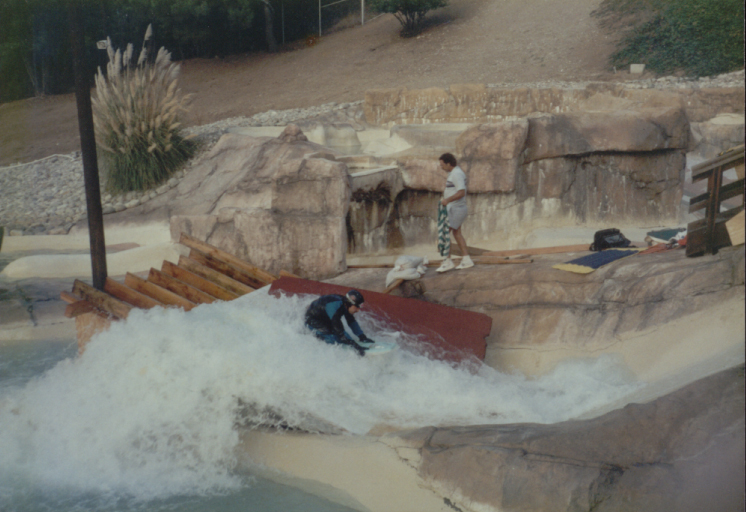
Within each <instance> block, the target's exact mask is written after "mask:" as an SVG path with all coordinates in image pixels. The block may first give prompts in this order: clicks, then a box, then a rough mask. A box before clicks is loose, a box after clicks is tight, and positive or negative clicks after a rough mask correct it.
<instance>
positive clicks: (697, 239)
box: [686, 218, 731, 257]
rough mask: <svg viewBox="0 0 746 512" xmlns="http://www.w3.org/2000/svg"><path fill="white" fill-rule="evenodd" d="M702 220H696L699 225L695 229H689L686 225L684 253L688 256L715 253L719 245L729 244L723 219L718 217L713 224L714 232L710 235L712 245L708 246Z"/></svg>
mask: <svg viewBox="0 0 746 512" xmlns="http://www.w3.org/2000/svg"><path fill="white" fill-rule="evenodd" d="M703 221H704V219H702V220H700V221H697V223H698V224H699V225H700V227H699V228H697V229H690V228H689V227H687V233H686V255H687V256H688V257H692V256H701V255H703V254H706V253H711V254H715V253H717V250H718V249H719V248H720V247H726V246H728V245H731V243H730V237H729V236H728V229H727V228H726V224H725V221H724V220H723V219H722V218H720V219H718V222H717V223H716V224H715V229H714V233H713V235H712V242H711V243H712V245H711V246H709V247H708V245H707V235H708V233H707V230H706V229H705V228H704V225H703ZM692 224H693V223H692ZM690 226H691V224H690Z"/></svg>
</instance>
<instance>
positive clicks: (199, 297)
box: [148, 268, 215, 304]
mask: <svg viewBox="0 0 746 512" xmlns="http://www.w3.org/2000/svg"><path fill="white" fill-rule="evenodd" d="M148 281H150V282H151V283H155V284H157V285H158V286H160V287H161V288H165V289H166V290H169V291H172V292H174V293H175V294H176V295H179V296H181V297H184V298H185V299H186V300H188V301H190V302H194V303H195V304H211V303H213V302H215V298H214V297H213V296H211V295H208V294H207V293H205V292H203V291H202V290H198V289H197V288H194V287H192V286H189V285H188V284H187V283H185V282H184V281H179V280H178V279H176V278H175V277H171V276H169V275H168V274H164V273H163V272H161V271H160V270H156V269H154V268H151V269H150V274H148Z"/></svg>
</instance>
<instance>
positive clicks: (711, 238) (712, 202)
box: [705, 168, 723, 254]
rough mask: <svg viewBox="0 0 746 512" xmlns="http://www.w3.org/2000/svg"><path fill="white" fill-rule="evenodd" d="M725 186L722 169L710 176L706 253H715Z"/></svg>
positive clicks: (708, 182)
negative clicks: (721, 199) (721, 190)
mask: <svg viewBox="0 0 746 512" xmlns="http://www.w3.org/2000/svg"><path fill="white" fill-rule="evenodd" d="M722 184H723V172H722V168H719V169H717V170H716V171H715V172H713V173H712V174H711V175H710V178H709V179H708V181H707V190H708V191H709V192H710V197H709V199H708V201H707V211H706V213H705V220H706V222H707V228H706V230H707V231H706V232H705V233H706V234H705V244H706V249H705V250H706V251H707V252H712V253H713V254H714V251H715V223H716V222H717V215H718V213H720V187H721V185H722Z"/></svg>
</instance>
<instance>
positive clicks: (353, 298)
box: [347, 290, 365, 307]
mask: <svg viewBox="0 0 746 512" xmlns="http://www.w3.org/2000/svg"><path fill="white" fill-rule="evenodd" d="M347 300H349V301H350V302H351V303H352V305H353V306H357V307H360V306H362V305H363V302H365V299H364V298H363V294H362V293H360V292H359V291H357V290H350V291H349V292H347Z"/></svg>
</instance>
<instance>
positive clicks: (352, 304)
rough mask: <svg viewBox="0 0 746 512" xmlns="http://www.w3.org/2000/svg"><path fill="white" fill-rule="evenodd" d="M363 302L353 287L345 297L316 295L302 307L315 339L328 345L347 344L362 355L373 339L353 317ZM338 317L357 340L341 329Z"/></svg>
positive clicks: (360, 295)
mask: <svg viewBox="0 0 746 512" xmlns="http://www.w3.org/2000/svg"><path fill="white" fill-rule="evenodd" d="M364 301H365V299H363V295H362V294H361V293H360V292H359V291H357V290H350V291H349V292H348V293H347V295H345V296H342V295H324V296H323V297H319V298H318V299H316V300H315V301H313V302H312V303H311V305H310V306H308V309H307V310H306V327H308V328H309V329H311V332H313V334H314V335H315V336H316V337H317V338H319V339H321V340H323V341H325V342H327V343H329V344H332V345H336V344H340V345H349V346H350V347H351V348H353V349H354V350H355V351H356V352H357V353H358V354H360V355H361V356H362V355H365V351H366V350H368V349H369V348H370V347H371V346H372V345H373V343H375V342H374V341H373V340H371V339H370V338H368V337H367V336H366V335H365V333H364V332H363V330H362V329H361V328H360V326H359V325H358V323H357V321H355V318H354V317H353V315H354V314H355V313H357V312H358V311H360V307H361V306H362V305H363V302H364ZM342 318H344V319H345V321H346V322H347V325H348V326H349V328H350V329H351V330H352V333H353V334H354V335H355V336H357V338H358V341H355V339H354V338H353V337H352V336H350V335H349V334H348V333H347V331H345V328H344V325H343V324H342Z"/></svg>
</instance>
